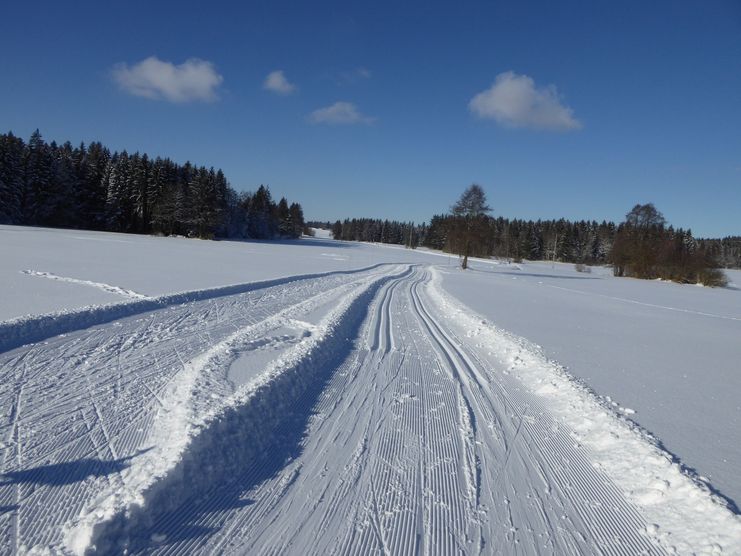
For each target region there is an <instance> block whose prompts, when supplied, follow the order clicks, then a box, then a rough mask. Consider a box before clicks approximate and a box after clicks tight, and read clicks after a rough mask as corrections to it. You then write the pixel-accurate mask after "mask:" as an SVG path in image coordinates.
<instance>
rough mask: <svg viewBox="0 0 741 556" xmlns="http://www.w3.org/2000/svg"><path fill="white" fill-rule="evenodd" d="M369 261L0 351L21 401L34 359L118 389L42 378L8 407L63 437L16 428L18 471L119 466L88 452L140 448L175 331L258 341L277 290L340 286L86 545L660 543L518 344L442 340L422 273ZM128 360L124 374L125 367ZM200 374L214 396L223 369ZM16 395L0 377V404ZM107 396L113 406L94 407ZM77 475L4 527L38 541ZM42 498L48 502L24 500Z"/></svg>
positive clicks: (645, 549) (74, 496)
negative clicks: (280, 356)
mask: <svg viewBox="0 0 741 556" xmlns="http://www.w3.org/2000/svg"><path fill="white" fill-rule="evenodd" d="M388 268H389V272H386V273H381V272H377V273H372V272H369V273H367V276H363V277H362V278H361V277H359V278H358V279H357V280H356V279H354V278H353V279H350V278H348V279H342V278H339V277H334V278H332V277H330V278H325V279H323V280H318V281H317V283H316V284H315V285H312V286H311V287H309V286H308V285H307V287H306V289H299V290H297V291H291V290H289V289H283V290H281V289H267V290H265V291H259V292H250V293H249V294H245V295H244V296H235V297H234V298H230V297H225V298H220V299H219V300H211V301H209V302H208V303H200V304H195V305H193V306H192V310H189V311H187V312H180V311H179V310H178V309H177V307H175V308H171V309H165V310H163V311H158V312H155V313H152V314H151V315H143V316H141V317H140V318H139V319H137V320H134V319H130V320H129V321H127V323H123V322H122V323H114V325H113V326H121V327H123V328H124V329H125V330H126V331H127V333H129V332H130V333H129V334H128V336H123V337H117V336H116V335H115V334H114V335H112V336H111V335H110V334H109V333H110V331H108V333H106V330H107V329H102V330H91V331H88V332H86V333H85V334H76V335H73V336H72V337H70V338H67V339H63V340H62V339H59V340H57V339H55V340H53V341H51V342H50V343H49V346H45V349H39V350H36V351H34V350H33V349H32V350H29V351H27V352H24V353H21V352H20V351H19V352H11V353H9V354H7V357H5V359H3V357H2V356H0V365H3V366H2V367H1V368H2V371H1V372H2V373H3V376H7V373H10V374H13V376H14V377H15V379H16V380H15V382H14V384H17V383H18V380H17V378H18V373H19V372H20V370H21V368H22V367H21V365H23V366H25V368H27V373H28V374H27V376H26V378H25V381H24V384H25V385H26V388H27V391H25V392H24V394H23V396H24V398H26V399H29V400H30V399H33V398H34V396H38V395H41V394H42V393H43V392H44V390H43V389H44V387H45V386H47V385H46V383H45V382H44V378H45V376H44V370H43V369H42V368H41V367H43V366H47V367H48V366H49V365H51V364H52V363H53V364H54V365H55V369H56V370H57V371H58V374H59V375H64V376H65V377H66V379H67V380H73V379H74V377H75V375H76V374H77V373H81V372H84V373H87V374H86V376H87V377H88V378H87V380H89V381H90V385H91V386H90V388H91V390H90V391H91V394H90V395H91V397H92V398H93V399H94V400H100V399H103V396H105V395H106V393H108V392H117V391H120V392H122V393H123V394H125V395H119V394H117V395H115V396H113V397H112V399H113V402H112V403H111V404H108V405H106V404H101V403H98V407H97V409H96V407H95V404H86V405H84V406H82V407H77V406H75V403H74V402H75V397H74V394H72V393H70V392H69V391H67V390H65V389H59V391H52V392H51V394H49V392H47V394H48V395H49V396H50V399H51V400H52V401H53V403H52V404H50V405H49V406H46V407H43V406H36V407H35V409H33V410H32V411H27V409H26V408H25V407H24V413H23V414H22V415H21V416H20V417H19V419H20V420H19V423H20V424H24V423H29V424H30V423H32V422H36V421H37V420H40V419H47V420H50V422H51V429H52V430H53V431H55V432H57V433H58V434H59V435H60V436H61V435H62V433H63V432H64V430H65V427H66V428H67V429H68V430H69V431H70V432H71V433H73V434H74V438H71V436H67V441H64V440H63V439H61V438H48V439H46V441H44V442H39V440H38V439H37V438H34V436H33V435H28V437H24V438H23V439H22V440H23V453H24V456H23V457H24V460H23V465H24V467H29V462H31V461H32V462H34V464H33V465H31V466H30V467H35V466H38V465H43V464H44V463H45V462H46V460H45V459H44V458H45V456H47V455H48V454H51V455H50V456H48V457H49V458H50V459H51V460H52V461H79V460H80V459H82V458H96V457H97V458H99V459H98V460H97V463H96V464H95V465H97V466H99V467H101V466H102V467H101V468H100V473H101V476H100V477H99V478H97V479H95V481H94V483H95V484H104V483H106V482H107V481H117V480H119V474H118V473H117V472H112V473H111V472H110V470H109V469H107V468H105V466H106V465H108V466H110V465H111V464H112V463H115V462H116V461H117V460H116V459H115V455H116V454H118V455H119V459H120V460H123V459H125V458H126V457H128V456H130V455H132V454H134V453H135V451H136V450H137V449H138V448H141V447H144V446H146V440H147V431H149V430H150V429H151V427H152V419H153V418H154V415H155V414H156V411H155V410H154V408H159V407H161V406H163V396H164V393H165V392H166V391H167V390H168V387H169V385H171V384H173V381H175V380H176V377H177V376H178V372H179V370H180V369H182V367H183V366H184V365H185V364H186V363H187V362H188V361H190V360H192V358H193V357H194V355H197V354H198V350H196V349H194V348H192V347H190V344H189V342H188V338H191V337H192V338H195V339H198V338H199V337H200V339H198V340H197V343H198V345H210V344H212V343H214V342H219V341H221V340H220V339H221V338H224V337H227V336H229V334H230V333H237V332H238V331H240V330H243V329H254V330H257V329H260V330H263V328H265V330H263V331H262V332H261V333H260V334H262V335H260V334H258V335H257V338H258V339H259V338H263V337H264V335H265V334H267V333H268V332H267V331H268V329H270V327H269V326H267V325H265V326H263V325H262V324H261V323H263V322H267V321H269V320H270V319H271V316H272V315H274V314H275V311H276V308H280V307H281V306H282V305H281V303H284V304H285V303H289V302H297V303H302V302H303V301H305V300H306V299H309V298H310V296H311V294H315V297H316V299H317V301H316V304H318V303H320V300H321V303H331V302H333V300H335V299H339V298H341V297H342V296H344V295H346V296H347V299H348V300H350V299H354V301H353V302H352V303H351V304H350V309H349V310H348V311H347V312H346V313H344V314H343V316H342V317H341V322H339V323H337V326H336V328H334V329H333V331H332V332H331V333H330V334H329V335H328V336H327V337H326V338H325V339H324V341H323V342H321V343H319V344H317V347H316V349H315V351H312V352H311V354H310V355H309V356H306V357H304V358H303V359H301V360H300V361H298V362H297V363H296V365H295V366H294V367H291V368H287V369H286V370H285V371H282V372H281V374H279V375H277V378H276V379H275V381H274V382H272V383H270V384H267V385H264V386H263V387H261V388H262V389H261V390H259V391H258V392H256V393H255V395H254V396H253V397H251V398H249V399H248V400H247V401H246V402H245V403H243V404H242V405H239V406H237V407H233V408H231V409H227V410H226V411H225V412H224V413H223V414H221V415H220V416H219V418H218V419H216V420H214V421H212V422H211V423H210V424H209V425H208V426H207V428H205V429H204V430H202V431H201V433H200V434H199V436H197V437H196V438H195V439H194V440H193V442H192V443H191V445H190V446H189V448H188V449H187V450H186V452H185V453H184V454H183V459H182V461H181V463H180V464H178V466H177V467H176V468H175V469H173V470H171V471H170V473H168V475H166V476H165V477H164V478H162V479H161V480H160V481H159V482H158V483H156V484H155V486H154V487H153V488H152V489H151V490H150V491H149V492H148V493H147V494H146V499H147V501H148V505H147V506H145V507H144V509H143V510H136V509H134V510H133V511H132V512H130V514H129V515H128V516H126V515H124V514H119V515H118V516H116V518H115V519H113V520H111V521H109V522H108V523H106V524H104V525H102V526H100V527H99V528H98V529H97V530H96V542H97V543H98V548H99V553H110V552H118V551H120V549H121V548H122V547H123V546H128V549H129V552H130V553H134V554H137V553H147V554H166V555H179V554H190V553H229V554H245V553H247V554H275V555H278V554H280V555H282V554H302V555H303V554H317V555H318V554H343V555H345V554H351V555H366V554H384V555H385V554H443V555H448V554H462V553H467V554H469V553H470V554H534V553H544V554H605V555H618V554H662V553H663V552H662V551H661V549H659V548H657V547H656V546H654V545H653V544H652V543H651V542H650V540H649V539H648V538H647V537H646V536H644V535H643V534H642V531H643V530H644V529H645V526H646V523H645V521H644V519H643V518H642V516H641V515H640V513H639V512H638V511H637V510H636V509H635V508H634V507H633V506H632V505H631V504H630V503H628V502H627V501H626V500H625V499H624V497H623V495H622V493H621V492H620V491H619V490H618V489H617V487H615V486H614V484H613V483H612V482H611V481H610V480H609V478H607V476H606V475H604V474H603V473H602V472H601V471H599V469H595V468H594V467H593V466H592V465H591V462H590V460H589V453H588V452H587V451H586V450H585V449H584V448H582V447H580V446H578V445H576V444H575V440H574V438H573V437H572V435H571V434H570V431H569V430H568V429H567V428H566V427H564V426H563V425H562V424H561V423H559V422H557V421H556V420H555V419H554V418H553V417H552V416H551V415H550V413H549V412H548V410H547V407H546V405H544V403H542V402H541V401H540V398H538V397H537V396H535V395H532V394H530V393H529V392H528V391H527V390H526V389H525V388H524V387H523V385H522V384H521V383H520V382H519V381H518V380H517V379H516V378H515V376H513V375H514V374H515V373H512V374H510V372H511V371H515V370H516V369H515V368H514V367H515V366H517V365H518V364H519V363H518V360H517V359H516V358H515V359H514V361H515V362H514V363H513V367H510V368H506V366H505V365H503V364H502V363H501V362H500V361H499V360H497V359H495V357H494V356H492V355H491V354H489V353H488V352H487V348H486V346H477V345H475V340H471V338H461V336H463V335H464V334H467V333H468V332H467V331H465V330H459V329H458V328H457V325H456V323H455V322H452V323H451V322H449V321H448V320H447V316H446V315H444V314H441V312H442V307H440V306H438V304H437V303H435V302H434V300H433V297H432V296H431V295H429V294H428V290H427V289H426V288H427V287H429V284H430V275H429V272H427V271H425V270H423V269H420V268H413V267H409V268H408V269H407V271H406V272H398V273H396V274H392V271H391V269H392V268H393V267H388ZM312 284H313V283H312ZM334 288H337V289H336V290H334ZM317 291H318V292H319V293H317ZM335 295H336V296H337V297H334V296H335ZM276 296H278V297H276ZM281 296H282V297H281ZM196 308H197V310H196ZM296 318H298V317H296ZM175 319H177V324H176V325H175V326H173V324H172V323H173V322H174V321H175ZM206 320H208V322H209V323H210V324H209V326H208V327H205V328H204V327H203V326H202V324H201V323H202V321H206ZM132 323H136V326H135V327H133V328H132V326H131V325H132ZM250 327H253V328H250ZM260 327H262V328H260ZM270 330H272V329H270ZM252 340H253V338H252V336H250V337H249V338H245V339H244V341H245V342H247V343H246V344H245V345H248V344H249V341H252ZM155 341H157V342H160V343H162V345H161V346H160V349H158V350H156V352H155V355H156V357H157V359H156V360H155V363H154V365H152V363H151V360H148V359H147V356H146V353H144V352H137V351H136V347H137V346H141V345H149V344H150V343H154V342H155ZM249 345H252V344H249ZM254 345H261V344H259V343H258V344H254ZM49 349H51V350H52V351H51V352H49V353H47V350H49ZM199 349H200V348H199ZM522 349H523V350H524V348H522ZM53 350H56V351H53ZM54 357H56V358H57V360H56V362H54V361H52V360H51V358H54ZM235 357H236V355H233V354H230V353H228V352H227V353H225V354H223V355H219V356H216V357H215V358H213V360H209V361H208V363H207V364H206V367H207V368H205V369H204V372H203V373H202V374H203V376H204V377H205V379H208V380H211V378H212V375H213V376H216V375H218V374H219V373H221V374H224V369H226V368H228V366H229V365H230V364H231V362H232V361H233V360H234V358H235ZM523 357H524V354H523ZM90 361H95V362H96V363H95V365H94V366H91V365H90V364H89V362H90ZM99 365H100V366H102V368H98V366H99ZM127 369H128V370H127ZM132 372H133V373H134V376H135V377H136V378H135V379H130V380H128V381H127V376H130V375H129V373H132ZM60 380H61V379H60ZM14 387H15V386H14ZM14 387H13V388H14ZM204 387H207V388H209V389H211V391H213V392H217V393H219V392H220V390H218V389H219V388H223V383H221V382H218V381H214V382H207V383H205V386H204ZM205 391H206V392H208V391H209V390H205ZM15 392H16V390H15V389H11V387H10V386H3V383H2V382H0V400H5V399H12V396H13V395H14V393H15ZM138 400H145V401H138ZM134 402H137V403H138V404H139V405H138V406H137V405H135V404H134ZM164 403H168V400H166V399H165V400H164ZM64 411H68V413H66V414H65V413H64ZM117 412H121V413H122V414H126V415H129V416H130V421H128V422H121V420H118V421H116V420H115V419H114V420H112V419H111V418H112V416H114V415H116V414H117ZM104 424H105V427H104V426H103V425H104ZM3 430H4V429H2V428H1V427H0V434H1V435H2V438H3V439H4V438H10V437H9V436H8V434H9V433H4V432H3ZM6 444H7V445H6V447H5V455H4V467H3V472H8V471H11V472H12V471H15V470H16V466H15V464H14V463H13V461H12V457H15V454H16V452H15V449H16V446H15V444H14V443H7V442H6ZM19 445H20V444H19ZM121 456H123V457H121ZM27 458H31V459H27ZM112 458H113V459H112ZM119 463H120V464H125V462H124V461H120V462H119ZM209 468H211V469H209ZM96 469H97V468H96ZM34 473H37V474H38V473H40V472H39V471H38V470H37V471H35V472H34ZM14 486H15V485H14ZM21 486H23V485H21ZM85 488H86V487H85V481H78V482H74V483H72V484H70V485H64V486H61V487H55V488H54V494H53V496H52V495H50V496H48V497H47V498H34V496H35V492H31V489H29V493H28V495H27V498H26V499H25V500H21V509H20V511H12V512H6V513H4V514H0V527H2V529H1V530H0V533H2V534H4V535H6V537H5V539H8V540H9V538H8V537H7V535H12V531H11V530H10V529H9V528H8V527H7V524H9V520H10V519H11V517H13V516H21V520H20V522H19V523H21V525H22V528H23V527H25V529H23V534H22V536H23V539H18V540H19V541H21V540H25V539H27V538H33V543H32V544H36V545H37V546H43V545H44V544H46V545H49V546H54V542H55V541H56V537H55V535H56V532H55V530H54V529H53V528H47V529H48V530H44V523H50V522H52V521H54V520H55V519H56V520H57V521H58V520H59V517H60V515H62V513H63V515H64V519H65V520H66V519H71V518H73V517H74V516H75V514H76V512H78V511H79V502H78V501H79V500H82V499H84V496H85V495H86V493H85ZM43 490H44V489H43V488H37V489H36V492H39V491H43ZM13 492H15V490H11V489H10V488H7V487H2V486H0V505H6V506H12V505H13V504H15V502H13V499H12V498H8V497H7V496H6V495H11V494H12V493H13ZM23 494H24V495H26V491H25V490H24V491H23ZM41 501H43V502H44V503H46V504H48V506H49V507H48V508H42V509H37V508H34V503H37V502H41ZM26 508H29V510H26ZM31 508H33V511H34V513H33V514H31V513H30V509H31ZM60 508H65V509H64V510H63V511H62V510H60ZM27 511H28V513H26V512H27ZM55 512H56V513H55ZM31 517H37V518H38V521H37V522H34V521H33V520H32V519H30V518H31ZM5 539H3V542H5ZM127 539H128V540H127ZM127 543H128V545H127ZM2 546H6V545H5V544H4V545H2Z"/></svg>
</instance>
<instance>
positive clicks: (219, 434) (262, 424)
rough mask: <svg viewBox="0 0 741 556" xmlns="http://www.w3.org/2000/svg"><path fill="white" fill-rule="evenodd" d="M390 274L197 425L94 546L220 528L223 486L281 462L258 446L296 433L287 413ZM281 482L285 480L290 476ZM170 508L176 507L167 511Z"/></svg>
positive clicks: (328, 371)
mask: <svg viewBox="0 0 741 556" xmlns="http://www.w3.org/2000/svg"><path fill="white" fill-rule="evenodd" d="M408 272H409V270H407V273H408ZM393 278H394V277H378V278H377V279H376V280H375V281H374V283H371V284H368V285H365V286H361V291H359V292H358V293H357V294H355V296H354V297H355V299H354V301H353V302H352V304H351V306H350V307H349V309H348V310H347V311H346V312H345V313H344V315H343V317H342V322H341V323H339V324H337V325H335V330H334V332H332V333H331V334H330V335H329V336H328V337H327V338H326V339H325V340H324V341H323V342H322V344H320V345H319V346H318V347H317V349H316V351H315V352H314V353H312V354H311V355H310V356H307V357H306V358H305V360H302V361H301V362H300V363H299V364H298V365H297V366H296V367H295V368H291V369H287V370H286V371H283V372H282V373H281V374H280V375H278V376H277V377H276V378H275V379H274V380H273V381H272V382H271V383H269V384H267V385H265V386H264V387H261V389H260V390H258V391H256V392H255V393H254V395H252V396H251V397H250V398H249V399H248V401H247V402H246V403H245V404H243V405H240V406H236V407H232V408H229V409H227V411H226V412H225V413H224V414H223V415H221V416H220V417H219V419H218V420H216V421H214V422H213V424H212V425H211V426H210V427H209V428H208V429H206V430H203V431H202V432H201V433H200V434H199V436H198V437H196V438H195V439H194V440H193V442H192V445H191V447H190V448H189V449H188V451H187V452H186V453H185V454H184V456H183V460H182V461H181V463H180V464H178V467H177V468H176V469H175V470H173V471H172V472H171V473H170V474H168V475H167V476H166V477H165V478H164V479H163V481H161V482H160V483H159V484H156V485H154V487H153V488H152V489H151V491H150V492H149V493H148V494H147V495H146V497H147V503H146V504H145V506H144V507H143V509H133V510H131V512H130V513H129V515H128V516H126V515H123V514H120V515H119V516H116V517H115V518H114V519H113V520H111V521H110V522H108V523H104V524H101V526H100V527H98V529H97V531H96V535H95V540H94V542H95V544H96V546H97V547H98V548H99V549H101V550H102V551H103V552H104V553H107V552H109V551H119V550H123V549H124V548H125V550H127V552H128V553H132V554H136V553H140V552H150V551H151V550H153V549H156V548H157V547H156V546H154V547H153V546H150V543H151V539H152V538H153V537H154V538H157V537H158V535H161V534H162V533H161V532H166V533H165V537H166V538H168V537H169V538H171V539H173V540H170V541H168V542H167V543H166V544H164V545H161V546H160V547H159V550H158V552H160V553H163V554H169V553H184V552H193V551H196V550H198V549H199V548H200V545H201V542H202V539H199V538H198V537H195V538H192V539H189V538H188V536H187V534H186V536H185V538H183V539H181V540H178V538H179V537H182V536H183V533H182V529H183V528H185V529H187V528H188V527H195V528H196V529H198V530H201V531H204V530H205V531H208V530H215V529H217V528H220V527H221V525H222V524H221V523H220V521H221V520H220V517H221V515H220V514H222V513H223V512H224V511H225V510H229V509H234V507H233V506H227V507H226V508H223V509H222V508H221V505H222V504H224V497H226V498H227V500H228V499H229V498H234V496H233V495H230V492H232V491H233V490H234V488H235V487H236V486H238V485H245V484H252V483H254V482H257V483H259V482H262V481H264V480H265V479H267V478H269V477H272V476H273V475H274V474H275V472H276V471H277V470H274V469H273V468H274V466H275V465H276V464H277V465H280V466H282V464H283V462H281V461H273V460H269V459H264V458H262V457H260V453H261V452H262V451H263V450H265V449H266V447H269V446H270V445H271V444H270V443H271V440H270V439H271V438H281V437H283V436H287V437H290V436H292V435H295V434H296V433H298V434H301V432H300V431H296V430H294V429H295V427H296V426H297V424H299V423H300V421H299V423H297V422H294V421H295V419H294V417H293V415H292V413H295V414H297V415H301V414H302V413H304V412H307V413H308V412H309V410H310V409H311V407H312V406H313V405H314V404H315V400H316V398H317V396H318V395H320V394H321V392H322V391H323V384H324V381H325V380H327V379H328V378H330V377H331V376H332V374H333V372H334V370H336V369H337V367H338V365H339V364H340V362H341V361H343V360H344V359H345V357H346V354H347V353H350V352H351V351H352V350H351V345H352V343H353V342H354V341H355V337H356V336H355V334H351V336H350V337H348V336H347V333H348V331H350V332H352V331H353V329H354V328H357V327H359V326H360V324H361V323H362V321H363V317H364V315H365V310H364V308H365V307H367V304H368V301H370V300H371V299H372V298H373V296H374V294H375V292H376V291H377V290H378V289H379V288H380V287H381V286H382V285H383V284H384V283H385V282H388V281H389V280H392V279H393ZM315 361H316V362H315ZM333 363H335V364H334V365H333ZM263 437H267V439H266V438H263ZM214 453H218V454H221V458H218V459H217V460H214V458H213V454H214ZM284 457H288V458H289V459H293V457H294V456H292V455H291V452H290V451H289V452H287V453H286V455H285V456H284ZM208 467H212V468H213V469H214V471H213V472H212V473H211V475H210V479H211V480H210V481H209V482H208V483H202V481H203V480H204V479H203V475H204V469H206V468H208ZM206 475H208V473H206ZM285 484H286V485H288V484H290V481H287V482H286V483H285ZM220 494H221V496H220ZM230 503H231V504H235V505H236V507H239V506H240V505H241V501H240V499H236V500H233V501H232V502H230ZM163 507H164V509H163ZM174 509H177V510H178V511H177V512H175V511H172V510H174ZM200 516H206V519H205V520H204V519H200ZM191 522H196V523H197V525H193V524H192V523H191Z"/></svg>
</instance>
